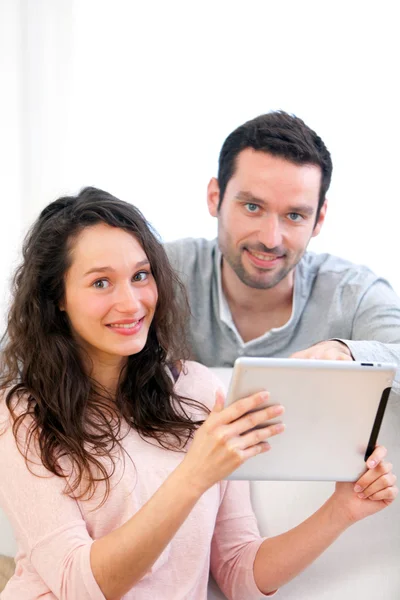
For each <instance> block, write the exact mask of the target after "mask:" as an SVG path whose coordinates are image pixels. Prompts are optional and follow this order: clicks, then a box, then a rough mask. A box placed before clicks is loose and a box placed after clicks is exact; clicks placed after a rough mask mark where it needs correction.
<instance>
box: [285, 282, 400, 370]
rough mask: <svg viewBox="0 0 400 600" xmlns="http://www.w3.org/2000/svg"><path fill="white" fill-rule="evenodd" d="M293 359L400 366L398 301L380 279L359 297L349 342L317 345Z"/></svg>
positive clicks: (334, 340)
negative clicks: (350, 361)
mask: <svg viewBox="0 0 400 600" xmlns="http://www.w3.org/2000/svg"><path fill="white" fill-rule="evenodd" d="M292 357H293V358H317V359H326V360H352V359H353V360H357V361H364V360H366V361H376V362H378V361H379V362H391V363H395V364H398V365H400V299H399V297H398V296H397V294H395V292H394V291H393V290H392V288H391V287H390V286H389V285H388V283H387V282H386V281H384V280H382V279H378V280H376V281H375V282H374V283H373V284H372V285H370V286H369V287H368V289H367V290H366V292H365V293H364V295H363V296H362V298H361V300H360V302H359V304H358V307H357V309H356V311H355V313H354V319H353V327H352V335H351V339H332V340H325V341H321V342H320V343H319V344H315V345H314V346H311V347H310V348H306V349H304V350H302V351H300V352H296V353H295V354H293V355H292Z"/></svg>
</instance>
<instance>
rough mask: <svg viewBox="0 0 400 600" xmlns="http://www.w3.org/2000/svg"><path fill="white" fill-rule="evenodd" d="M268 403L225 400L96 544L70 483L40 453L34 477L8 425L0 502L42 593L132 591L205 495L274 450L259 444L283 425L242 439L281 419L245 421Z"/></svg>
mask: <svg viewBox="0 0 400 600" xmlns="http://www.w3.org/2000/svg"><path fill="white" fill-rule="evenodd" d="M265 400H266V398H265V397H264V395H263V394H256V395H254V396H251V397H249V398H246V399H244V400H242V401H239V402H236V403H235V405H233V406H231V407H229V408H226V409H224V408H223V397H222V394H219V395H218V398H217V401H216V404H215V406H214V409H213V410H212V412H211V414H210V415H209V416H208V418H207V419H206V421H205V423H204V424H203V425H202V426H201V427H200V428H199V429H198V431H197V432H196V434H195V436H194V439H193V441H192V444H191V446H190V448H189V450H188V452H187V454H186V455H185V458H184V460H183V461H182V463H181V464H180V465H179V467H178V468H177V469H175V471H174V472H173V473H172V474H171V475H170V476H169V477H168V478H167V479H166V481H165V482H164V484H163V485H162V486H161V487H160V488H159V489H158V490H157V492H156V493H155V494H154V495H153V496H152V497H151V498H150V500H149V501H148V502H147V503H146V504H145V505H144V506H143V507H142V508H141V509H140V510H139V511H138V512H137V513H136V514H135V515H134V516H133V517H132V518H131V519H130V520H129V521H127V522H126V523H125V524H124V525H122V526H121V527H118V529H115V530H114V531H113V532H111V533H109V534H107V535H105V536H104V537H102V538H99V539H97V540H96V541H93V540H92V539H91V538H90V535H89V533H88V530H87V526H86V523H85V521H84V520H83V519H82V514H81V512H80V509H79V506H78V504H77V502H76V501H75V500H74V499H72V498H70V497H68V496H66V495H65V494H64V493H63V492H64V486H65V481H64V480H63V479H61V478H59V477H56V476H54V475H52V474H50V473H48V471H46V470H45V469H44V467H43V465H41V463H40V459H39V457H38V456H37V455H32V456H30V458H31V459H32V461H33V462H32V465H33V471H34V473H36V475H35V474H32V473H31V472H30V471H29V470H28V468H27V466H26V464H25V460H24V458H23V456H22V455H21V454H20V453H19V451H18V449H17V447H16V443H15V439H14V436H13V434H12V431H11V427H8V429H7V431H5V432H3V433H2V434H1V435H0V478H1V479H2V481H7V483H8V485H7V486H5V485H3V486H1V487H0V503H1V505H2V506H3V508H4V510H5V512H6V514H7V515H8V516H9V518H10V520H11V521H12V524H13V527H14V530H15V533H16V535H17V538H18V542H19V546H20V548H21V550H22V551H23V554H24V555H26V556H27V559H28V560H29V561H30V562H31V563H32V565H33V567H34V569H35V570H36V571H37V573H38V575H39V577H38V585H39V583H40V586H41V590H42V588H43V590H42V591H43V592H44V591H48V590H51V591H52V592H53V594H54V596H55V597H56V598H58V599H59V600H76V598H77V597H78V595H79V600H104V599H106V600H114V599H118V600H119V599H120V598H121V597H122V596H123V595H124V594H125V593H127V592H128V591H129V590H130V589H132V587H134V585H135V584H136V583H137V582H138V581H139V580H140V579H141V578H142V577H143V576H144V575H145V573H146V572H148V571H149V569H150V568H151V567H152V565H153V564H154V562H155V561H156V560H157V558H158V556H159V555H160V554H161V552H162V551H163V549H164V548H165V547H166V545H167V544H168V542H169V541H170V540H171V538H172V537H173V536H174V534H175V533H176V531H177V530H178V529H179V527H180V525H181V524H182V523H183V522H184V521H185V519H186V518H187V516H188V514H189V512H190V511H191V510H192V508H193V506H194V505H195V503H196V502H197V500H198V499H199V498H200V496H201V495H202V494H203V493H204V492H205V491H206V490H207V489H208V488H210V487H211V486H212V485H214V484H215V483H216V482H218V481H220V480H221V479H223V478H224V477H226V476H227V475H228V473H230V472H231V471H233V470H234V469H235V468H236V467H237V466H239V465H240V464H241V463H242V462H243V461H244V460H246V459H247V458H248V457H250V456H253V455H255V454H257V453H259V452H262V451H266V450H267V449H268V445H267V444H266V443H265V442H262V443H260V440H265V439H266V438H268V437H269V436H271V435H274V434H275V433H278V432H279V428H278V427H277V426H270V427H269V428H264V429H261V430H257V431H254V432H252V433H247V434H245V435H241V434H242V433H243V432H246V431H248V430H249V429H250V428H252V427H254V426H255V425H257V424H261V423H263V422H265V421H266V420H268V419H271V418H273V417H274V416H276V415H277V414H278V413H279V409H278V410H277V409H276V408H273V407H271V408H269V409H261V410H259V411H257V412H253V413H252V414H250V415H245V413H247V412H248V411H249V410H255V409H257V407H259V406H260V405H261V404H262V403H265ZM151 468H152V465H151V464H149V469H151ZM37 475H39V476H37ZM45 586H47V587H48V590H45V589H44V587H45ZM77 594H78V595H77Z"/></svg>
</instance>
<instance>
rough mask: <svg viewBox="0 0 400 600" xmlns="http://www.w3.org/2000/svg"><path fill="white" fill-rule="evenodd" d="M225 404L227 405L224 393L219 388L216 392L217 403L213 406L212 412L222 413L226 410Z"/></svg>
mask: <svg viewBox="0 0 400 600" xmlns="http://www.w3.org/2000/svg"><path fill="white" fill-rule="evenodd" d="M224 404H225V394H224V391H223V390H222V388H218V389H217V391H216V392H215V402H214V406H213V408H212V411H211V412H213V413H220V412H221V411H222V410H224Z"/></svg>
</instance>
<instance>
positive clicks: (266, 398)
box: [260, 392, 269, 400]
mask: <svg viewBox="0 0 400 600" xmlns="http://www.w3.org/2000/svg"><path fill="white" fill-rule="evenodd" d="M260 398H261V400H268V398H269V392H261V394H260Z"/></svg>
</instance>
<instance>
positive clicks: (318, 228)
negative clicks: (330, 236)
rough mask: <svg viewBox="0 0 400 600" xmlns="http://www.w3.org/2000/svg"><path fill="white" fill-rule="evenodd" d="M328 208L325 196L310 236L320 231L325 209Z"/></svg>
mask: <svg viewBox="0 0 400 600" xmlns="http://www.w3.org/2000/svg"><path fill="white" fill-rule="evenodd" d="M327 209H328V200H327V199H326V198H325V202H324V203H323V205H322V206H321V210H320V211H319V215H318V221H317V222H316V224H315V227H314V231H313V233H312V237H315V236H317V235H318V234H319V232H320V231H321V227H322V225H323V224H324V221H325V216H326V211H327Z"/></svg>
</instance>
